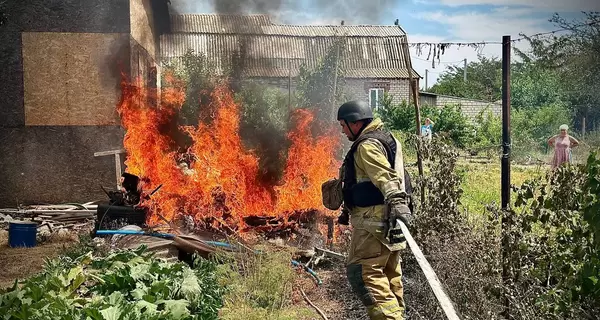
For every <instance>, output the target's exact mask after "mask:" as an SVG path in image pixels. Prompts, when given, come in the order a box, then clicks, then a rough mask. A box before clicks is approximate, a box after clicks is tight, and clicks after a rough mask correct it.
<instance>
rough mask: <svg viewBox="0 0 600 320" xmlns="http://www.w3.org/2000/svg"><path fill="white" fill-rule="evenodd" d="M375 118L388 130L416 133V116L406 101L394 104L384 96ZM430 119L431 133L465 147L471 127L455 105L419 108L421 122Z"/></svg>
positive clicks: (469, 137) (411, 106) (389, 98)
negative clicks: (432, 124) (431, 121)
mask: <svg viewBox="0 0 600 320" xmlns="http://www.w3.org/2000/svg"><path fill="white" fill-rule="evenodd" d="M376 114H377V116H378V117H380V118H381V119H382V120H383V122H384V123H385V124H386V126H387V128H388V129H391V130H397V131H403V132H409V133H413V132H416V120H415V119H416V115H415V108H414V106H413V105H409V104H408V103H407V102H406V100H404V101H402V102H401V103H400V104H394V103H393V100H392V97H391V96H388V95H386V96H384V98H383V99H382V108H380V109H379V110H377V112H376ZM425 118H430V119H431V120H433V122H435V126H434V127H433V131H434V133H435V134H438V135H441V136H443V137H445V138H447V139H449V140H451V141H452V142H453V143H454V144H455V145H457V146H459V147H464V146H466V145H467V144H468V143H469V141H470V139H471V136H472V131H473V127H472V125H471V124H470V121H469V119H468V118H467V116H465V115H464V114H463V113H462V112H461V109H460V106H457V105H447V106H444V107H442V108H437V107H433V106H428V105H424V106H423V107H422V108H421V121H422V122H423V123H424V122H425Z"/></svg>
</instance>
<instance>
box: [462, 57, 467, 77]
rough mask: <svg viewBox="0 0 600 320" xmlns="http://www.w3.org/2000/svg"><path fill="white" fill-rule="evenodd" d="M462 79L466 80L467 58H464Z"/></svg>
mask: <svg viewBox="0 0 600 320" xmlns="http://www.w3.org/2000/svg"><path fill="white" fill-rule="evenodd" d="M463 81H464V82H467V58H465V60H464V68H463Z"/></svg>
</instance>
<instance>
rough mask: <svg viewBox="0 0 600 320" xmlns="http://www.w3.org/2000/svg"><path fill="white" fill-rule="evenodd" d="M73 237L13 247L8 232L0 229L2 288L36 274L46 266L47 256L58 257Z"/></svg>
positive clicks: (0, 275)
mask: <svg viewBox="0 0 600 320" xmlns="http://www.w3.org/2000/svg"><path fill="white" fill-rule="evenodd" d="M69 243H72V240H71V239H67V238H64V239H54V240H52V241H49V242H46V243H42V244H40V245H38V246H36V247H33V248H11V247H9V246H8V232H7V231H4V230H0V288H6V287H10V286H12V285H13V284H14V282H15V279H23V278H26V277H28V276H31V275H34V274H36V273H38V272H40V271H42V268H43V267H44V260H45V259H46V258H55V257H57V256H58V255H59V254H60V253H61V252H62V251H64V248H65V247H66V246H68V245H69Z"/></svg>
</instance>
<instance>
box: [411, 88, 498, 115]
mask: <svg viewBox="0 0 600 320" xmlns="http://www.w3.org/2000/svg"><path fill="white" fill-rule="evenodd" d="M419 104H420V105H430V106H435V107H438V108H443V107H444V106H446V105H457V106H460V108H461V111H462V113H463V114H464V115H466V116H467V117H469V118H470V119H471V120H475V117H477V115H478V114H479V113H481V111H483V110H486V109H487V110H489V111H491V112H492V114H493V115H495V116H500V115H501V114H502V103H499V102H498V101H484V100H475V99H467V98H460V97H453V96H446V95H441V94H437V93H431V92H423V91H421V92H420V93H419ZM434 121H435V120H434Z"/></svg>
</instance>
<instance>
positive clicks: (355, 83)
mask: <svg viewBox="0 0 600 320" xmlns="http://www.w3.org/2000/svg"><path fill="white" fill-rule="evenodd" d="M245 81H247V82H254V83H261V84H263V85H268V86H272V87H276V88H280V89H281V90H282V91H283V92H285V93H287V92H288V83H289V80H288V78H252V79H246V80H245ZM291 84H292V94H294V91H295V90H296V85H297V82H296V79H292V81H291ZM379 87H381V88H384V89H385V90H386V92H387V93H389V94H390V95H392V97H393V98H394V102H396V103H401V102H402V100H407V99H409V97H410V88H409V84H408V80H407V79H377V80H374V79H346V85H345V95H346V99H348V100H351V99H362V100H365V101H369V89H370V88H379Z"/></svg>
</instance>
